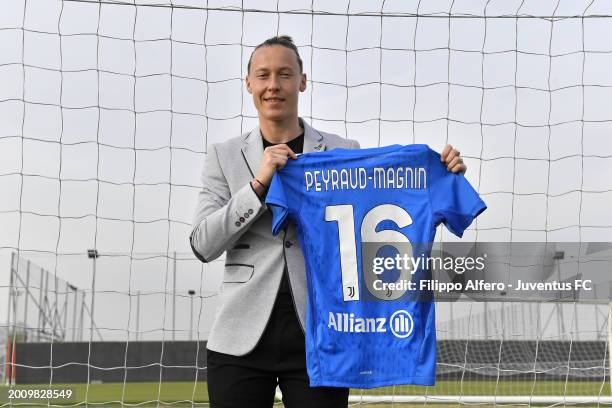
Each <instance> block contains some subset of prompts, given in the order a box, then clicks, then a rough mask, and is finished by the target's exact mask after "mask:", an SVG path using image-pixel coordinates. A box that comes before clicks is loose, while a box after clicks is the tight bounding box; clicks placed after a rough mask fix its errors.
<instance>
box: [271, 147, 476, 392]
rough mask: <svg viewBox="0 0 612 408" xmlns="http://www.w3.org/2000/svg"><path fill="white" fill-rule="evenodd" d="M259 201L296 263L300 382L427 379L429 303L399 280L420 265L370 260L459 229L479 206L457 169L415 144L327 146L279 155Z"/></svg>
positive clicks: (368, 384) (431, 351)
mask: <svg viewBox="0 0 612 408" xmlns="http://www.w3.org/2000/svg"><path fill="white" fill-rule="evenodd" d="M266 203H267V204H268V205H269V206H271V208H272V212H273V221H272V229H273V233H274V234H277V233H278V232H279V231H280V230H281V229H283V228H284V227H285V226H286V224H287V222H288V221H289V220H290V219H291V221H293V222H294V223H295V225H296V227H297V230H298V234H299V239H300V241H301V246H302V251H303V253H304V259H305V261H306V275H307V276H306V278H307V286H308V302H307V313H306V333H305V334H306V364H307V370H308V375H309V378H310V385H311V386H313V387H314V386H336V387H353V388H373V387H381V386H387V385H397V384H419V385H433V384H434V383H435V378H436V375H435V369H436V329H435V315H434V303H433V301H432V297H431V296H429V297H426V298H423V297H422V296H421V297H418V298H415V297H414V294H415V293H418V292H419V290H418V288H417V290H416V291H415V290H414V288H411V287H410V286H409V285H410V284H409V283H408V282H416V281H418V280H420V279H425V278H427V276H428V273H429V272H428V271H427V270H425V269H423V268H420V267H417V268H413V270H411V269H410V267H408V266H406V265H407V264H405V263H404V265H399V264H395V265H393V266H390V265H385V266H384V267H382V266H381V264H380V262H379V260H380V259H383V260H384V259H388V258H390V259H393V257H396V258H397V257H400V258H401V257H405V256H412V257H418V256H423V255H425V256H427V254H428V251H429V249H430V247H429V246H428V245H429V244H430V243H431V242H432V241H433V240H434V236H435V232H436V226H437V225H438V224H439V223H440V222H443V223H444V224H445V225H446V227H447V228H448V229H449V230H450V231H452V232H453V233H454V234H455V235H457V236H459V237H461V236H462V235H463V231H464V230H465V229H466V228H467V227H468V226H469V225H470V224H471V222H472V220H473V219H474V218H475V217H476V216H477V215H478V214H480V213H481V212H482V211H483V210H484V209H485V208H486V206H485V204H484V202H483V201H482V200H481V199H480V197H479V196H478V194H477V192H476V191H475V190H474V189H473V188H472V186H471V185H470V184H469V182H468V181H467V180H466V179H465V177H464V176H463V175H462V174H453V173H451V172H449V171H448V170H447V169H446V167H445V166H444V164H443V163H442V162H441V161H440V155H439V154H438V153H436V152H434V151H433V150H431V149H430V148H429V147H428V146H427V145H408V146H401V145H392V146H387V147H380V148H372V149H359V150H349V149H333V150H329V151H324V152H316V153H306V154H303V155H301V156H299V157H298V159H297V160H291V159H290V160H288V162H287V165H286V166H285V167H284V168H283V169H282V170H280V171H278V172H276V173H275V175H274V177H273V180H272V183H271V185H270V189H269V191H268V194H267V196H266ZM423 244H425V245H423ZM412 265H413V266H414V264H412ZM402 282H403V284H402Z"/></svg>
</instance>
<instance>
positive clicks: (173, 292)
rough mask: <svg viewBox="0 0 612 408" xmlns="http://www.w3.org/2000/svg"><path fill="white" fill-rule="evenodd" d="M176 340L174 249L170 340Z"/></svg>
mask: <svg viewBox="0 0 612 408" xmlns="http://www.w3.org/2000/svg"><path fill="white" fill-rule="evenodd" d="M174 340H176V251H174V262H173V268H172V341H174Z"/></svg>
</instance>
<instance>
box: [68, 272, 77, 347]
mask: <svg viewBox="0 0 612 408" xmlns="http://www.w3.org/2000/svg"><path fill="white" fill-rule="evenodd" d="M68 287H69V288H70V290H72V293H73V296H74V301H73V302H72V341H76V310H77V288H76V286H74V285H71V284H68ZM66 298H68V295H66Z"/></svg>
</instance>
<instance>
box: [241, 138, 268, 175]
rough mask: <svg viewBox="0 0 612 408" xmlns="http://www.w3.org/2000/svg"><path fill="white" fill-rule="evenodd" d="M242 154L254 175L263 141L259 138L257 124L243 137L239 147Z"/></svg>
mask: <svg viewBox="0 0 612 408" xmlns="http://www.w3.org/2000/svg"><path fill="white" fill-rule="evenodd" d="M241 150H242V156H243V157H244V159H245V160H246V162H247V165H248V166H249V170H250V171H251V176H252V177H255V174H257V170H259V165H260V164H261V156H263V142H262V139H261V131H260V130H259V126H257V127H256V128H255V129H253V130H252V131H251V133H249V134H248V135H247V136H246V137H245V138H244V142H243V144H242V147H241Z"/></svg>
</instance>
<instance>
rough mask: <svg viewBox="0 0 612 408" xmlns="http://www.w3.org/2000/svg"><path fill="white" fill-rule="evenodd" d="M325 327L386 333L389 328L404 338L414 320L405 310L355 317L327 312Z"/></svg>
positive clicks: (395, 334) (410, 330)
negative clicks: (375, 315) (384, 314)
mask: <svg viewBox="0 0 612 408" xmlns="http://www.w3.org/2000/svg"><path fill="white" fill-rule="evenodd" d="M327 328H328V329H330V330H335V331H337V332H343V333H386V332H387V330H390V331H391V333H393V335H394V336H395V337H398V338H400V339H403V338H406V337H408V336H410V335H411V334H412V330H413V329H414V320H413V319H412V315H411V314H410V313H408V312H407V311H406V310H396V311H395V312H394V313H393V314H392V315H391V317H390V318H389V319H388V320H387V318H386V317H355V314H354V313H333V312H329V319H328V321H327Z"/></svg>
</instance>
